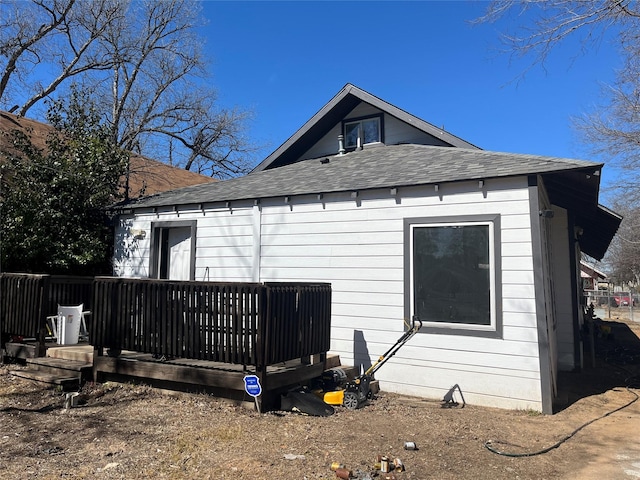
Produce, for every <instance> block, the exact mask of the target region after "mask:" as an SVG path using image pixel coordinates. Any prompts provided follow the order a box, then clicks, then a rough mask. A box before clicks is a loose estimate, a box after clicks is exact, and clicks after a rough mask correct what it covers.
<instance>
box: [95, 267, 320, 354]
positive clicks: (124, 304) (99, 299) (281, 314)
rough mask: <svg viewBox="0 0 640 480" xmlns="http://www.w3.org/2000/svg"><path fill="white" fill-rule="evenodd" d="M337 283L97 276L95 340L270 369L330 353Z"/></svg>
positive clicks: (111, 346) (99, 344) (109, 346)
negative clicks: (186, 280) (194, 280)
mask: <svg viewBox="0 0 640 480" xmlns="http://www.w3.org/2000/svg"><path fill="white" fill-rule="evenodd" d="M330 328H331V286H330V285H329V284H309V283H300V284H298V283H295V284H294V283H287V284H278V283H269V284H259V283H215V282H182V281H167V280H150V279H130V278H113V277H99V278H96V279H95V281H94V289H93V311H92V331H91V332H90V338H91V343H92V344H93V345H94V346H95V347H96V348H98V349H103V348H106V349H109V350H110V351H111V352H115V353H118V352H119V351H121V350H130V351H136V352H141V353H151V354H154V355H156V356H166V357H180V358H189V359H198V360H210V361H217V362H225V363H233V364H243V365H255V366H259V367H264V366H266V365H273V364H275V363H280V362H285V361H287V360H293V359H296V358H302V357H308V356H311V355H315V354H324V353H326V352H327V351H328V350H329V343H330Z"/></svg>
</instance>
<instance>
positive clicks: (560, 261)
mask: <svg viewBox="0 0 640 480" xmlns="http://www.w3.org/2000/svg"><path fill="white" fill-rule="evenodd" d="M553 213H554V215H553V222H552V225H553V228H552V230H551V246H552V248H553V276H554V279H553V286H554V289H555V301H556V316H557V321H558V331H557V342H558V368H559V369H560V370H572V369H573V368H575V367H576V366H577V365H576V364H575V353H574V331H573V330H574V325H573V321H574V312H573V296H572V293H571V292H572V289H571V283H572V282H573V281H574V277H573V276H572V272H571V268H570V267H571V264H570V260H571V257H572V256H573V255H574V254H573V251H572V249H571V248H570V243H569V237H568V234H569V233H568V232H569V230H568V220H567V211H566V210H564V209H562V208H558V207H556V208H554V209H553Z"/></svg>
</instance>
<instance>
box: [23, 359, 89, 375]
mask: <svg viewBox="0 0 640 480" xmlns="http://www.w3.org/2000/svg"><path fill="white" fill-rule="evenodd" d="M26 363H27V365H28V366H29V367H30V368H31V369H32V370H37V371H39V372H43V373H50V374H53V375H60V374H63V373H64V374H66V375H67V376H73V375H74V374H76V375H80V374H81V373H82V372H83V371H87V370H91V369H92V368H93V364H92V363H89V362H84V361H80V360H67V359H64V358H51V357H38V358H28V359H26Z"/></svg>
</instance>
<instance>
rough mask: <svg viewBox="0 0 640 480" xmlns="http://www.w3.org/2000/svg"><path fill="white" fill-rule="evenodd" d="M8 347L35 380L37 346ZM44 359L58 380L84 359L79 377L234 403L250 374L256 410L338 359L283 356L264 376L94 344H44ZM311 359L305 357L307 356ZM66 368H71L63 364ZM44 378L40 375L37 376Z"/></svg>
mask: <svg viewBox="0 0 640 480" xmlns="http://www.w3.org/2000/svg"><path fill="white" fill-rule="evenodd" d="M7 347H8V352H9V353H10V355H9V356H10V357H12V358H21V359H23V360H25V361H26V362H27V365H29V366H33V367H34V370H35V371H34V372H32V373H31V374H30V373H25V374H23V375H21V376H24V377H25V378H31V379H32V380H39V379H40V377H41V376H42V375H41V372H40V370H41V367H40V366H39V365H38V364H39V363H42V361H43V360H45V359H44V358H43V357H38V356H37V355H34V354H33V353H34V352H36V351H37V349H38V345H37V342H35V341H32V342H29V341H27V342H24V343H9V344H7ZM45 347H46V357H48V358H47V360H54V359H55V360H59V361H60V362H59V363H61V365H60V366H59V368H60V372H59V374H58V377H59V380H60V381H62V380H66V379H67V378H68V377H69V374H68V372H67V369H66V368H65V367H64V365H63V362H68V363H69V364H74V363H77V362H84V363H89V364H90V365H92V369H90V370H89V373H88V374H86V375H84V378H82V379H81V380H84V381H97V382H105V381H117V382H135V383H141V384H146V385H150V386H152V387H155V388H161V389H164V390H172V391H182V392H192V393H196V392H199V393H208V394H211V395H215V396H218V397H221V398H226V399H229V400H232V401H236V402H251V403H254V400H253V397H251V396H250V395H249V394H248V393H247V392H246V390H245V381H244V377H245V376H246V375H256V376H259V378H261V384H262V383H264V385H261V386H262V387H263V393H262V395H261V397H260V398H259V402H258V403H259V408H260V409H261V411H266V410H273V409H278V408H279V407H280V405H279V402H280V395H282V394H283V393H285V392H287V391H289V390H291V389H293V388H296V387H298V386H300V385H304V384H307V383H308V382H309V381H310V380H312V379H314V378H316V377H319V376H321V375H322V372H323V371H324V370H325V369H327V368H332V367H335V366H338V365H339V364H340V360H339V357H329V358H328V359H326V361H320V356H314V358H313V359H312V360H314V362H310V361H303V360H302V359H296V360H289V361H287V362H282V363H280V364H277V365H270V366H268V367H267V371H266V375H265V374H262V375H260V372H257V371H256V368H255V367H253V366H246V367H243V366H242V365H234V364H228V363H223V362H213V361H207V360H193V359H185V358H174V359H159V358H154V356H153V355H151V354H146V353H138V352H131V351H123V352H121V353H120V355H119V356H118V357H109V356H107V355H98V354H97V352H96V351H95V349H94V347H93V346H91V345H89V344H87V343H80V344H77V345H57V344H55V343H46V344H45ZM310 360H311V359H310ZM69 368H71V367H69ZM53 370H54V368H53V364H52V368H49V369H48V370H47V371H48V372H51V373H48V374H47V375H48V377H47V379H46V380H41V381H46V382H47V383H52V384H56V381H55V380H56V378H55V374H54V373H53ZM43 378H44V377H43Z"/></svg>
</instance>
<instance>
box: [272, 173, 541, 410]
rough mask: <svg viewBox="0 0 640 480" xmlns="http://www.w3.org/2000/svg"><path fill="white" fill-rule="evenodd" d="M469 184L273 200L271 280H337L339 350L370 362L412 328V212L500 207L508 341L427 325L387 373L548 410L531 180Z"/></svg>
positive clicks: (414, 386) (397, 380)
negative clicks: (543, 404)
mask: <svg viewBox="0 0 640 480" xmlns="http://www.w3.org/2000/svg"><path fill="white" fill-rule="evenodd" d="M492 186H497V187H499V189H498V190H492ZM448 190H449V191H448ZM468 190H469V184H467V185H466V186H465V185H457V186H452V187H451V188H450V189H449V186H444V187H443V188H441V189H440V190H439V192H435V191H434V190H433V187H428V188H425V189H422V190H420V189H417V188H415V189H399V191H400V194H399V196H398V198H395V197H392V196H390V195H386V194H387V193H388V191H387V192H384V191H382V190H380V191H377V192H375V193H368V192H360V195H359V197H358V198H357V199H355V200H354V199H352V198H351V197H350V195H349V194H344V195H342V196H340V195H338V194H332V195H329V194H327V195H325V198H324V202H323V203H321V202H308V203H305V202H303V201H301V202H299V203H296V201H295V197H294V199H293V202H292V203H291V204H290V205H286V204H282V203H279V202H278V203H276V202H273V203H270V202H265V201H263V203H262V217H261V219H262V220H261V221H262V226H261V234H262V237H261V238H262V244H261V270H260V273H261V276H260V277H261V281H322V282H331V284H332V291H333V300H332V344H331V349H332V352H334V353H337V354H339V355H340V357H341V360H342V362H343V363H344V364H362V365H363V366H364V367H366V366H367V365H365V363H367V362H368V363H369V364H370V363H371V362H373V361H375V359H376V358H377V357H378V356H379V355H381V354H382V353H384V352H385V351H386V350H387V349H388V348H389V347H390V346H391V345H393V343H395V341H396V340H397V339H398V338H399V336H400V335H401V334H402V331H403V330H402V329H403V316H404V302H405V296H404V245H403V241H404V235H403V228H404V223H403V221H404V218H410V217H416V218H419V217H437V216H446V217H451V216H457V215H460V216H462V215H474V214H500V216H501V217H500V224H501V232H500V234H501V239H502V244H501V253H502V259H501V262H502V267H503V269H504V270H505V271H504V275H503V277H502V297H503V298H502V310H503V339H487V338H478V337H473V336H460V335H434V334H426V333H421V334H418V335H417V336H416V337H414V338H413V339H411V341H410V343H409V344H407V345H405V346H404V347H403V348H402V349H401V350H400V351H399V352H398V354H397V355H396V356H395V357H394V358H393V359H392V360H391V361H390V362H389V363H388V364H386V365H385V366H384V367H383V368H382V369H380V371H379V372H377V374H376V377H377V378H378V379H379V380H380V381H381V385H382V388H383V389H386V390H389V391H397V392H399V393H406V394H417V395H420V396H426V397H433V398H442V396H443V395H444V393H446V391H447V390H448V389H449V388H451V386H453V385H454V384H456V383H457V384H459V385H460V386H461V388H462V389H463V392H464V394H465V399H466V400H467V401H473V402H475V403H480V404H485V405H495V406H507V407H511V408H540V386H539V377H540V375H539V360H538V346H537V330H536V316H535V291H534V286H533V278H534V275H533V260H532V247H531V242H530V222H531V220H530V216H529V200H528V196H527V195H528V193H527V188H526V180H524V179H522V180H520V181H517V180H506V181H502V182H500V184H499V183H494V182H493V181H489V182H486V184H485V191H484V192H483V191H480V190H479V191H477V192H475V191H473V192H471V193H468ZM356 200H357V202H356Z"/></svg>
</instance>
